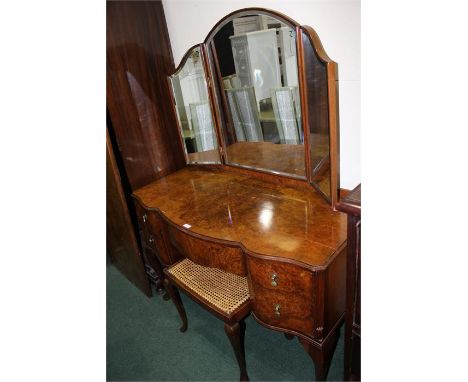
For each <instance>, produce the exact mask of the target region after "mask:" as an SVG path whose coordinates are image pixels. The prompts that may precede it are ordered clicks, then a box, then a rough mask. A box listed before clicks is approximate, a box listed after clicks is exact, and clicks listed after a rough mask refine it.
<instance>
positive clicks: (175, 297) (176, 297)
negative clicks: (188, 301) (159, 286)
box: [164, 278, 187, 333]
mask: <svg viewBox="0 0 468 382" xmlns="http://www.w3.org/2000/svg"><path fill="white" fill-rule="evenodd" d="M164 286H165V287H166V290H167V293H169V296H170V297H171V299H172V302H173V303H174V305H175V306H176V308H177V311H178V312H179V316H180V318H181V319H182V326H181V327H180V331H181V332H182V333H183V332H185V331H186V330H187V315H186V314H185V309H184V305H183V304H182V299H181V298H180V294H179V291H178V290H177V288H175V287H174V286H173V285H172V284H171V282H170V281H169V279H167V278H166V279H164Z"/></svg>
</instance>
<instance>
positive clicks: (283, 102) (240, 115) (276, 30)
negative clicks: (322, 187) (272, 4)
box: [213, 15, 306, 178]
mask: <svg viewBox="0 0 468 382" xmlns="http://www.w3.org/2000/svg"><path fill="white" fill-rule="evenodd" d="M213 41H214V47H215V51H216V53H215V54H216V56H217V59H216V60H215V62H216V63H217V67H216V70H217V71H218V75H219V77H220V78H222V82H221V86H222V87H223V90H222V97H223V98H224V100H223V101H224V105H225V109H227V114H228V115H227V116H226V117H227V118H226V123H225V126H223V128H224V131H223V133H224V137H225V142H226V162H227V163H229V164H236V165H240V166H245V167H250V168H256V169H261V170H266V171H269V172H274V173H282V174H287V175H292V176H295V177H300V178H304V177H305V175H306V172H305V158H304V134H303V130H302V121H301V105H300V95H299V83H298V69H297V52H296V31H295V28H293V27H290V26H288V25H286V24H285V23H283V22H282V21H280V20H278V19H275V18H273V17H270V16H266V15H249V16H244V17H238V18H234V19H232V20H230V21H229V22H227V23H226V24H225V25H224V26H223V27H221V28H220V29H219V31H218V32H217V33H216V35H215V36H214V37H213Z"/></svg>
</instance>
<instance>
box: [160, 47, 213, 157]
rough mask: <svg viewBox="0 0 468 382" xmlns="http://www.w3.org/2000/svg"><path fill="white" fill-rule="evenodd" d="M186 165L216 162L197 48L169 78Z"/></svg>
mask: <svg viewBox="0 0 468 382" xmlns="http://www.w3.org/2000/svg"><path fill="white" fill-rule="evenodd" d="M169 78H170V81H171V85H172V89H173V97H174V103H175V108H176V113H177V118H178V122H179V128H180V132H181V135H182V139H183V141H184V148H185V151H186V153H187V157H188V161H189V163H220V157H219V151H218V141H217V138H216V133H215V128H214V124H213V116H212V113H211V107H210V101H209V98H208V87H207V83H206V78H205V71H204V68H203V60H202V56H201V52H200V47H199V46H198V47H196V48H194V49H192V50H191V51H190V53H189V54H188V55H187V56H186V61H185V62H184V63H183V64H182V65H181V68H180V69H179V70H178V71H177V72H176V73H175V74H173V75H172V76H170V77H169Z"/></svg>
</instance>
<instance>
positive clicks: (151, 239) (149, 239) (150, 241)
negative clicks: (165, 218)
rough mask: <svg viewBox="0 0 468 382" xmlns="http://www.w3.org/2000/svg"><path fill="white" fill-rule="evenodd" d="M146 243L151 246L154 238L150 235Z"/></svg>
mask: <svg viewBox="0 0 468 382" xmlns="http://www.w3.org/2000/svg"><path fill="white" fill-rule="evenodd" d="M148 241H149V243H150V244H153V243H154V236H153V235H150V236H149V238H148Z"/></svg>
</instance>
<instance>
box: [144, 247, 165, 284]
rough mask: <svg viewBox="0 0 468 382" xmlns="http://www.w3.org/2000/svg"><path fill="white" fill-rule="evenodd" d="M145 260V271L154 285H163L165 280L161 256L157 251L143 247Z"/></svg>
mask: <svg viewBox="0 0 468 382" xmlns="http://www.w3.org/2000/svg"><path fill="white" fill-rule="evenodd" d="M143 258H144V260H145V271H146V273H147V275H148V276H149V277H150V278H151V280H152V281H153V282H154V283H161V282H162V280H163V279H164V274H163V271H162V267H161V263H160V261H159V255H158V253H157V251H154V250H152V249H151V248H148V247H143Z"/></svg>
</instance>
